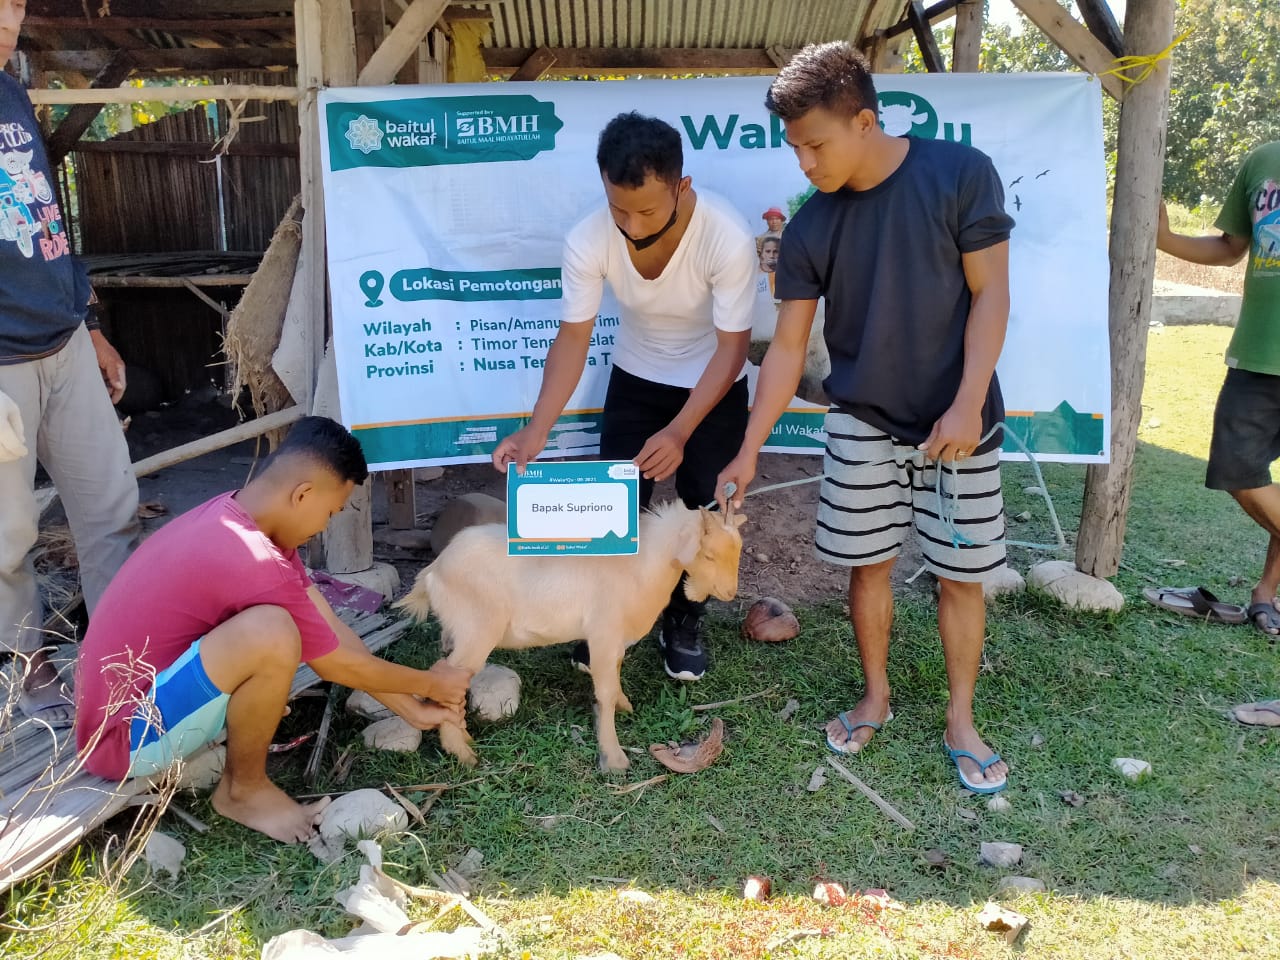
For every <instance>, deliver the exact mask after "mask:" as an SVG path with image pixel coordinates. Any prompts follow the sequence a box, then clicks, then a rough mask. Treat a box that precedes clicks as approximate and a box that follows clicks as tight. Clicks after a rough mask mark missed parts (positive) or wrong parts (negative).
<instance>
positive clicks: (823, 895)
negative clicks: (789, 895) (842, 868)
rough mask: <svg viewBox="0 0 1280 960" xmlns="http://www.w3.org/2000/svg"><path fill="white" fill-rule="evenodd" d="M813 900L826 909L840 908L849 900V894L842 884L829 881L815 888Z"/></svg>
mask: <svg viewBox="0 0 1280 960" xmlns="http://www.w3.org/2000/svg"><path fill="white" fill-rule="evenodd" d="M813 899H815V900H817V901H818V902H819V903H820V904H822V905H823V906H824V907H838V906H840V905H841V904H842V903H844V902H845V901H846V900H848V899H849V894H847V893H846V892H845V889H844V887H842V886H840V884H838V883H832V882H831V881H830V880H828V881H825V882H823V883H819V884H818V885H817V886H815V887H814V888H813Z"/></svg>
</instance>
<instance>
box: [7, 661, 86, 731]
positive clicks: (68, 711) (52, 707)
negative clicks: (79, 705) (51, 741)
mask: <svg viewBox="0 0 1280 960" xmlns="http://www.w3.org/2000/svg"><path fill="white" fill-rule="evenodd" d="M18 709H19V710H21V711H22V712H23V713H24V714H26V715H27V716H28V717H30V718H32V719H33V720H39V721H41V722H42V723H47V724H49V726H51V727H53V728H54V729H59V728H63V727H69V726H71V724H72V723H73V722H74V721H75V703H74V701H73V700H72V697H71V691H70V690H69V689H67V685H66V684H65V683H63V682H62V679H61V678H60V677H59V676H58V669H57V668H56V667H55V666H54V665H53V663H52V661H50V660H49V658H48V656H47V655H46V654H45V653H44V651H41V652H39V653H35V654H32V656H31V660H30V662H29V664H28V666H27V669H26V674H25V675H24V676H23V678H22V694H21V695H20V696H19V698H18Z"/></svg>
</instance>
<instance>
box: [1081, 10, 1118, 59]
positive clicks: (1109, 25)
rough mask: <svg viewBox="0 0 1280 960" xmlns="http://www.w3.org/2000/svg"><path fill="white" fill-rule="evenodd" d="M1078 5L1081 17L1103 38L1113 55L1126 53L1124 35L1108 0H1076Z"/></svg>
mask: <svg viewBox="0 0 1280 960" xmlns="http://www.w3.org/2000/svg"><path fill="white" fill-rule="evenodd" d="M1076 6H1077V7H1079V8H1080V19H1081V20H1083V21H1084V25H1085V26H1086V27H1088V28H1089V32H1090V33H1092V34H1093V35H1094V36H1095V37H1097V38H1098V39H1099V40H1101V41H1102V43H1103V45H1104V46H1105V47H1106V48H1107V49H1108V50H1110V51H1111V53H1112V54H1113V55H1115V56H1117V57H1118V56H1121V55H1122V54H1123V53H1124V36H1123V35H1122V34H1121V33H1120V25H1119V24H1118V23H1116V18H1115V14H1113V13H1112V12H1111V7H1109V6H1108V5H1107V0H1076Z"/></svg>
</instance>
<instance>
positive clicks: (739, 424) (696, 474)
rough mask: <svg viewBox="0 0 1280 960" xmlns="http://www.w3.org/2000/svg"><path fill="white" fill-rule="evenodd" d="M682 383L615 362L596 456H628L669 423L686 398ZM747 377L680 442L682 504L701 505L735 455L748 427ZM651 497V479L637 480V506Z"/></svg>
mask: <svg viewBox="0 0 1280 960" xmlns="http://www.w3.org/2000/svg"><path fill="white" fill-rule="evenodd" d="M689 393H690V390H689V389H688V388H687V387H673V386H671V385H669V384H665V383H654V382H653V381H652V380H645V379H644V378H642V377H637V376H634V375H633V374H630V373H627V371H625V370H623V369H621V368H620V367H614V368H613V373H612V374H610V376H609V390H608V392H607V393H606V394H605V400H604V417H603V423H602V424H601V428H600V458H601V459H602V460H631V459H633V458H634V457H635V456H636V454H638V453H639V452H640V450H641V449H642V448H643V447H644V445H645V441H647V440H648V439H649V438H650V437H652V436H653V435H654V434H655V433H657V432H658V431H659V430H661V429H663V428H664V427H666V426H668V425H669V424H670V423H671V421H672V420H674V419H675V418H676V415H677V414H678V413H679V412H680V411H681V410H682V409H683V408H684V405H685V404H686V403H687V402H688V400H689ZM747 415H748V410H747V378H746V377H743V378H742V379H740V380H739V381H738V382H737V383H735V384H734V385H733V386H731V387H730V388H729V392H728V393H726V394H725V395H724V397H723V398H721V400H720V402H719V403H717V404H716V405H715V406H714V407H712V408H711V411H710V412H709V413H708V414H707V415H706V416H705V417H704V418H703V419H702V422H701V423H700V424H698V426H697V427H696V428H695V429H694V431H693V433H692V434H690V436H689V441H688V442H687V443H686V444H685V445H684V461H683V462H682V463H681V464H680V466H679V467H677V468H676V493H678V494H679V495H680V499H681V500H683V501H684V505H685V506H686V507H690V508H693V507H705V506H706V505H707V504H708V503H710V502H711V501H712V500H714V499H715V495H716V477H718V476H719V475H720V471H721V470H723V469H724V468H725V467H726V466H728V464H729V461H730V460H732V459H733V458H734V457H735V456H737V455H738V448H739V447H741V446H742V438H743V436H744V435H745V434H746V432H747ZM652 496H653V481H652V480H645V479H643V478H642V479H641V480H640V505H641V506H642V507H647V506H648V505H649V498H650V497H652Z"/></svg>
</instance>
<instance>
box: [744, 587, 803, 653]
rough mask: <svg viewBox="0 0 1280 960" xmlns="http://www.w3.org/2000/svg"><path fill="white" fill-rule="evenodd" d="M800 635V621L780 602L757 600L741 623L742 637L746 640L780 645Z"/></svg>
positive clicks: (767, 599) (773, 599)
mask: <svg viewBox="0 0 1280 960" xmlns="http://www.w3.org/2000/svg"><path fill="white" fill-rule="evenodd" d="M799 633H800V621H799V620H797V619H796V615H795V614H794V613H792V612H791V608H790V607H788V606H787V605H786V604H785V603H783V602H782V601H781V600H778V599H777V598H775V597H764V598H762V599H760V600H757V601H756V602H755V603H753V604H752V605H751V609H750V610H748V611H747V616H746V619H744V620H743V621H742V635H743V636H744V637H746V638H747V639H748V640H759V641H761V642H763V643H780V642H782V641H783V640H791V639H793V638H794V637H796V636H798V635H799Z"/></svg>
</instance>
